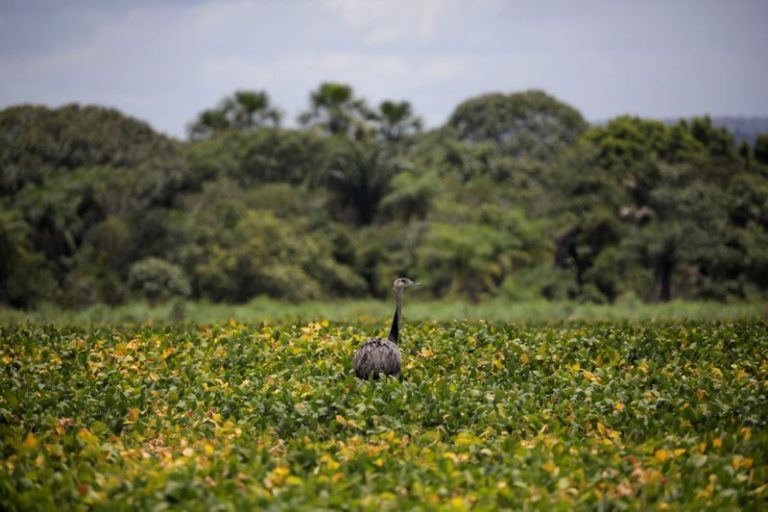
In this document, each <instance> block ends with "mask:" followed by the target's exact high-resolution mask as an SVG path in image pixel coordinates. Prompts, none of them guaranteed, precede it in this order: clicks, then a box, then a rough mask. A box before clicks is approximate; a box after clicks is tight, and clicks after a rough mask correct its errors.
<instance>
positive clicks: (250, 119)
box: [189, 91, 281, 140]
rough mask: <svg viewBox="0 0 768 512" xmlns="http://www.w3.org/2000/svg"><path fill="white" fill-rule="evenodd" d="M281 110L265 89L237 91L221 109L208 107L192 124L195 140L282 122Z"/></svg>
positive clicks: (190, 131)
mask: <svg viewBox="0 0 768 512" xmlns="http://www.w3.org/2000/svg"><path fill="white" fill-rule="evenodd" d="M280 118H281V115H280V112H279V111H278V110H277V109H275V108H273V107H272V106H270V104H269V96H268V95H267V93H266V92H264V91H235V93H234V94H233V95H232V96H231V97H228V98H225V99H223V100H222V101H221V103H220V104H219V106H218V108H215V109H209V110H204V111H203V112H201V113H200V114H199V115H198V117H197V120H195V122H194V123H192V124H191V125H190V126H189V137H190V138H191V139H193V140H200V139H207V138H210V137H212V136H214V135H216V134H218V133H221V132H224V131H227V130H247V129H250V128H257V127H263V126H272V127H277V126H279V125H280Z"/></svg>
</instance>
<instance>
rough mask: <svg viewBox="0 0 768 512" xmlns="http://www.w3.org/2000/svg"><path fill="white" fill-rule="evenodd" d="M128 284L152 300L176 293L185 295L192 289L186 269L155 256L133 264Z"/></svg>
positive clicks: (168, 296) (165, 297) (129, 271)
mask: <svg viewBox="0 0 768 512" xmlns="http://www.w3.org/2000/svg"><path fill="white" fill-rule="evenodd" d="M128 286H129V287H130V288H131V289H132V290H134V291H135V292H138V293H139V294H140V295H141V296H143V297H144V298H146V299H147V300H148V301H150V302H156V301H158V300H164V299H168V298H170V297H172V296H175V295H178V296H182V297H185V296H187V295H189V293H190V291H191V289H190V286H189V281H188V280H187V278H186V276H185V275H184V271H182V270H181V269H180V268H179V267H177V266H176V265H173V264H171V263H168V262H167V261H165V260H164V259H162V258H155V257H149V258H144V259H143V260H139V261H137V262H136V263H134V264H133V265H131V268H130V269H129V270H128Z"/></svg>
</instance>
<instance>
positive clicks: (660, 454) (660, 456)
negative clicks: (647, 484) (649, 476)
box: [653, 450, 670, 464]
mask: <svg viewBox="0 0 768 512" xmlns="http://www.w3.org/2000/svg"><path fill="white" fill-rule="evenodd" d="M653 458H654V460H656V462H658V463H659V464H663V463H664V461H666V460H667V459H669V458H670V453H669V452H668V451H667V450H656V453H654V454H653Z"/></svg>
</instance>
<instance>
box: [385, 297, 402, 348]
mask: <svg viewBox="0 0 768 512" xmlns="http://www.w3.org/2000/svg"><path fill="white" fill-rule="evenodd" d="M402 309H403V289H402V288H395V316H393V317H392V327H391V328H390V329H389V336H388V337H389V339H390V340H391V341H393V342H395V343H397V337H398V334H399V331H400V315H401V314H402Z"/></svg>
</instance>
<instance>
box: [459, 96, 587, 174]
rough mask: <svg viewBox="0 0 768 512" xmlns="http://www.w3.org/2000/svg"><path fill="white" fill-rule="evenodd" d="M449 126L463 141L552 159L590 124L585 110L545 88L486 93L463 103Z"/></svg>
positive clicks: (509, 152) (511, 153)
mask: <svg viewBox="0 0 768 512" xmlns="http://www.w3.org/2000/svg"><path fill="white" fill-rule="evenodd" d="M448 126H449V127H451V128H452V129H454V130H455V131H456V133H457V136H458V139H459V140H461V141H463V142H469V143H475V142H484V141H485V142H493V143H494V144H496V146H497V147H498V148H499V150H500V151H503V152H505V153H507V154H510V155H513V156H518V157H519V156H524V155H527V156H531V157H534V158H539V159H548V158H551V156H552V155H553V154H554V153H557V151H559V150H562V149H564V148H565V147H567V146H568V145H570V144H572V143H574V142H575V141H576V140H577V139H578V138H579V136H580V135H581V133H582V132H583V131H584V130H585V129H586V128H587V123H586V121H584V118H583V117H582V116H581V114H580V113H579V112H578V111H576V110H575V109H573V108H572V107H570V106H568V105H566V104H564V103H561V102H559V101H558V100H556V99H555V98H553V97H552V96H549V95H548V94H546V93H544V92H543V91H538V90H532V91H526V92H521V93H515V94H509V95H504V94H486V95H484V96H478V97H476V98H472V99H469V100H467V101H465V102H463V103H461V104H460V105H459V106H458V107H456V110H455V111H454V112H453V114H452V115H451V118H450V120H449V121H448Z"/></svg>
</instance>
